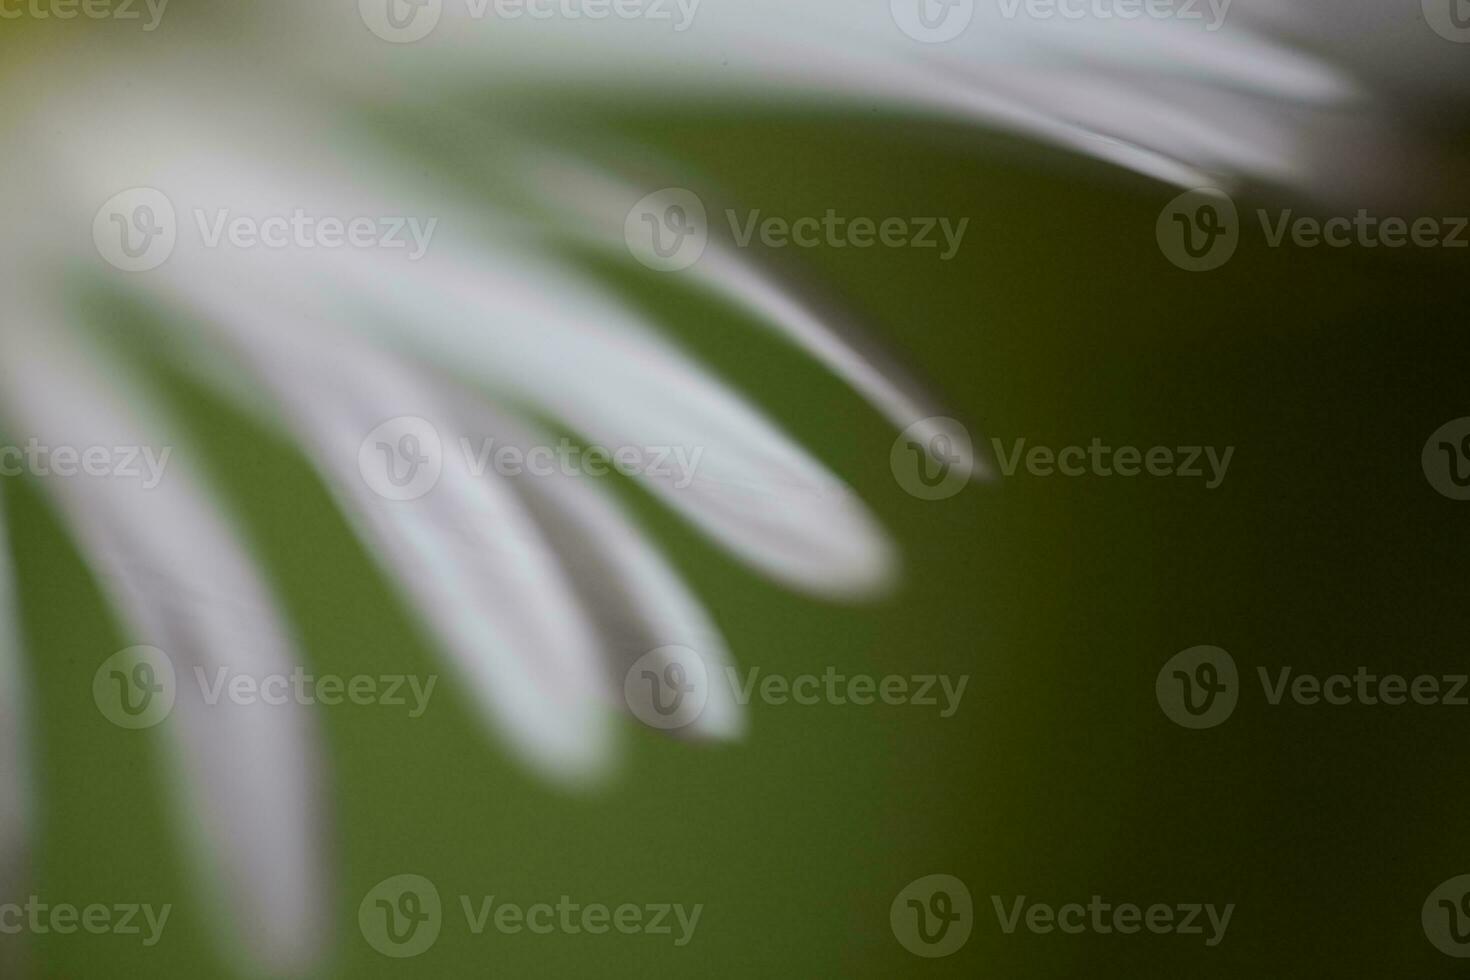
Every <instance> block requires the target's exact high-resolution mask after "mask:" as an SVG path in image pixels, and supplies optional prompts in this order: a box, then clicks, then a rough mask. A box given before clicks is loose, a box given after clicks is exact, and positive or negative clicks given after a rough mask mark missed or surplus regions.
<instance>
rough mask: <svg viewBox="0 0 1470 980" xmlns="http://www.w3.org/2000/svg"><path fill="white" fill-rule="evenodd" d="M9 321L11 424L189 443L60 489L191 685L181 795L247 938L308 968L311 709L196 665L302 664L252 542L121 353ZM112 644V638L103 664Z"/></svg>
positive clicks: (134, 620) (180, 744)
mask: <svg viewBox="0 0 1470 980" xmlns="http://www.w3.org/2000/svg"><path fill="white" fill-rule="evenodd" d="M8 313H9V317H10V321H11V322H8V323H7V324H6V327H5V329H4V330H3V331H0V399H3V402H0V408H3V412H4V414H5V418H6V423H7V429H8V431H10V432H12V433H21V434H22V435H23V436H24V437H25V438H30V437H34V438H36V439H37V440H38V441H39V442H40V443H41V444H42V445H48V446H76V447H79V448H85V447H89V446H107V447H128V446H140V447H141V446H147V447H153V448H155V449H157V448H161V447H163V446H170V447H176V451H175V454H174V455H173V457H171V459H170V462H169V465H168V467H167V469H166V471H165V474H166V475H165V477H164V479H163V480H162V482H160V483H159V484H158V485H157V486H156V487H153V488H146V487H145V485H144V482H143V481H141V480H136V479H129V478H121V477H112V478H108V477H88V476H77V477H65V478H62V477H56V476H52V477H49V478H45V479H43V480H42V481H41V482H42V483H43V484H44V487H45V489H46V490H47V491H49V492H51V493H52V495H53V497H54V499H55V501H56V503H57V505H58V506H59V507H60V509H61V511H62V513H63V515H64V516H65V518H66V519H67V522H68V524H69V526H70V528H71V529H72V531H73V533H74V534H75V535H76V537H77V541H78V545H79V547H80V549H81V551H82V553H83V554H84V555H85V557H86V558H87V560H88V562H89V564H90V565H91V567H92V569H93V571H94V572H95V574H96V575H97V576H98V578H99V580H100V582H101V584H102V586H103V588H104V590H105V591H106V592H107V593H108V594H109V595H110V597H111V598H112V600H113V601H114V603H115V605H116V607H117V608H118V609H119V610H120V611H121V613H122V614H123V616H124V618H125V622H126V626H127V632H128V634H129V635H130V636H132V637H135V638H136V640H137V642H139V643H142V644H147V645H151V646H155V647H158V648H160V649H162V650H163V651H164V652H165V653H166V654H168V655H169V656H170V657H171V658H172V661H173V664H174V668H175V671H176V673H177V677H178V698H177V702H176V704H175V706H174V709H173V712H172V714H171V715H170V716H169V718H168V721H167V722H166V723H165V724H166V726H167V728H168V729H169V731H170V733H171V735H172V736H173V737H172V738H171V739H170V744H171V745H172V747H173V749H174V750H175V755H176V757H177V761H178V763H179V767H178V773H179V776H180V779H179V794H180V802H181V804H183V805H184V806H185V809H186V810H187V811H188V813H189V816H188V818H187V819H186V821H185V825H186V826H187V827H188V829H189V830H190V831H191V833H192V835H193V837H194V841H195V843H196V844H197V845H198V851H197V854H198V857H199V859H200V860H201V861H202V862H204V863H205V865H206V866H207V867H208V868H209V869H210V870H211V871H212V872H213V874H212V875H207V876H206V879H207V880H206V885H208V886H211V887H213V888H215V889H217V890H218V892H219V900H220V901H222V902H223V903H224V904H225V905H226V906H227V908H228V914H227V915H224V916H222V917H221V921H226V922H230V923H233V924H234V926H235V929H234V931H233V935H232V938H234V939H236V940H238V941H239V942H240V943H241V945H242V947H243V948H244V949H245V950H246V951H248V955H251V956H253V957H255V958H256V959H258V961H260V963H261V964H262V965H264V966H266V967H267V968H270V969H273V970H280V971H295V970H300V969H304V968H305V967H307V966H308V965H309V964H310V963H312V962H313V961H314V959H315V958H316V957H317V955H318V954H319V952H320V951H321V949H322V948H323V947H324V945H325V940H326V938H327V935H328V929H327V923H329V922H330V918H331V916H330V912H331V909H330V907H329V905H328V903H327V900H326V895H325V888H324V876H323V874H322V862H323V855H322V848H321V844H322V841H321V836H320V831H321V814H320V812H319V810H320V804H319V800H318V792H317V789H318V786H319V783H320V779H321V776H320V767H319V765H318V760H317V744H316V737H315V731H314V729H313V726H312V724H311V720H310V717H309V711H308V709H307V708H306V707H304V706H301V705H296V704H289V705H283V706H275V705H268V704H265V703H263V702H257V703H255V704H235V703H231V702H230V700H229V699H228V698H222V699H220V700H219V702H218V703H217V704H213V705H211V704H208V703H207V702H206V700H205V696H204V693H203V690H202V689H201V686H200V684H199V683H198V682H197V679H196V676H195V673H194V672H195V670H196V669H198V670H201V671H203V672H204V674H205V676H206V678H208V679H209V680H210V681H213V679H214V678H215V677H216V672H217V671H218V670H220V669H224V670H226V671H227V672H228V674H230V675H234V674H244V675H247V676H250V677H255V678H260V677H264V676H266V675H273V674H285V675H289V674H290V673H291V672H292V670H293V669H294V668H295V667H296V666H297V665H298V664H297V661H296V660H295V658H294V655H293V651H292V648H291V643H290V641H289V639H288V638H287V634H286V630H285V627H284V625H283V624H282V623H281V621H280V619H279V617H278V615H277V612H276V609H275V604H274V601H273V599H272V597H271V596H270V595H269V593H268V592H267V590H266V588H265V587H264V585H263V584H262V583H261V581H260V579H259V578H258V576H257V574H256V572H255V570H254V569H253V568H252V567H251V565H250V564H249V563H248V562H247V561H246V559H245V557H244V556H245V554H246V549H245V547H244V544H243V542H242V541H241V539H240V537H239V535H238V534H237V533H236V532H235V531H234V529H233V528H232V527H231V525H230V523H229V522H228V521H227V520H226V519H225V518H224V517H223V516H222V515H221V514H219V513H218V512H217V511H216V510H215V509H214V507H213V505H212V503H211V499H212V496H211V493H210V491H209V490H208V489H207V488H206V487H205V485H204V484H203V482H202V481H201V479H200V478H199V477H198V475H197V474H195V473H193V472H191V467H190V465H189V461H188V460H187V459H186V458H184V451H183V449H182V442H181V441H180V440H179V439H178V438H177V436H176V434H174V433H172V432H171V431H170V428H169V427H168V426H166V425H164V424H162V423H161V422H160V421H159V419H158V418H157V417H150V414H151V413H149V411H148V409H147V407H146V400H145V399H144V398H142V397H141V396H140V393H139V392H138V391H136V390H128V389H127V388H126V387H125V385H124V382H123V380H122V378H121V377H120V375H121V372H122V368H121V365H118V364H113V365H112V367H111V370H110V372H109V375H108V376H104V375H103V374H102V373H100V372H99V371H98V370H95V369H94V364H95V362H96V361H97V359H99V357H100V353H99V352H98V351H97V350H96V349H84V348H82V347H81V346H80V345H79V344H78V343H75V342H74V338H73V337H72V335H71V333H70V331H68V330H67V329H66V328H64V327H62V328H53V329H50V330H47V329H43V328H41V327H40V326H39V324H40V323H41V322H42V321H40V320H37V319H34V318H32V317H29V316H27V311H25V310H23V309H18V308H12V309H11V310H10V311H8ZM109 653H111V651H99V656H98V662H99V664H100V663H101V661H102V660H104V659H106V655H107V654H109Z"/></svg>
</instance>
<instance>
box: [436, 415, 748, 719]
mask: <svg viewBox="0 0 1470 980" xmlns="http://www.w3.org/2000/svg"><path fill="white" fill-rule="evenodd" d="M463 412H464V415H465V417H466V418H468V419H470V420H471V422H470V425H469V431H471V432H473V433H475V435H476V437H477V438H478V437H481V436H485V437H493V438H494V439H495V440H496V443H495V444H496V445H497V446H514V447H517V448H519V449H521V450H522V458H525V454H527V453H528V452H529V451H530V450H532V449H533V448H535V447H544V446H552V445H554V442H555V441H554V440H552V439H551V438H550V437H549V436H548V435H547V434H546V433H544V432H537V431H536V430H535V429H533V428H531V427H529V426H525V425H522V424H519V423H517V422H516V421H515V420H513V419H511V418H510V417H508V416H507V415H505V414H504V413H502V412H495V411H492V410H490V409H488V408H485V407H483V406H479V405H474V406H470V407H467V408H465V409H464V410H463ZM514 485H515V487H516V490H517V491H518V492H519V493H520V495H521V497H522V499H523V500H524V501H525V503H526V507H527V509H528V510H529V511H530V513H531V514H532V515H533V516H534V517H535V519H536V520H537V521H538V522H539V524H540V526H541V528H542V533H543V534H545V535H546V539H547V542H548V543H549V544H550V545H551V546H552V547H553V548H554V549H556V552H557V553H558V554H559V555H561V556H562V561H563V564H564V565H565V567H566V570H567V574H568V575H569V576H570V577H571V578H572V580H573V582H574V583H575V585H576V589H577V593H578V595H579V596H580V597H581V599H582V601H583V602H584V603H586V604H587V606H588V607H589V608H590V609H591V611H592V615H593V617H594V619H595V621H596V624H597V629H598V636H599V638H600V640H601V642H602V645H603V648H604V650H605V653H606V655H607V656H608V658H609V660H610V663H611V665H612V682H613V688H614V690H615V691H617V692H619V693H618V696H619V697H621V691H622V689H623V680H624V677H625V674H626V672H627V671H628V669H629V668H630V667H631V666H632V665H633V663H634V662H635V661H637V660H638V659H639V658H640V657H642V656H643V655H645V654H647V653H650V652H651V651H654V650H657V649H660V648H662V647H667V646H678V647H684V648H687V649H690V650H693V651H695V653H697V654H698V655H699V657H700V658H701V659H702V660H703V662H704V664H705V666H706V667H707V669H708V672H709V675H710V684H709V698H708V701H707V703H706V704H705V705H704V708H703V710H702V711H701V713H700V714H699V716H698V718H697V719H696V720H695V721H694V722H692V723H691V724H690V725H689V726H688V727H687V728H684V729H681V730H679V734H687V735H699V736H707V737H711V738H734V737H737V736H739V735H741V734H743V733H744V730H745V720H744V716H743V714H742V712H741V709H740V707H739V705H738V704H737V703H736V700H735V697H734V692H733V691H732V690H731V688H730V686H729V683H728V676H729V675H728V674H727V673H726V669H727V668H728V667H729V666H730V663H731V659H730V654H729V651H728V649H727V647H726V645H725V641H724V638H723V637H722V636H721V635H720V631H719V628H718V627H717V626H715V624H714V623H713V622H711V621H710V618H709V615H708V613H706V612H705V610H704V607H703V606H702V605H701V604H700V602H699V600H698V599H696V598H695V597H694V595H693V594H691V593H690V591H689V589H688V587H687V586H685V584H684V582H683V581H682V580H681V579H680V578H679V575H678V573H677V572H675V571H674V569H673V568H671V567H670V565H669V563H668V562H667V561H665V559H664V558H663V556H662V555H661V554H659V552H658V551H657V550H655V548H654V547H653V546H652V543H651V542H650V540H649V538H648V536H647V534H646V533H644V532H643V531H642V530H641V529H639V528H637V527H635V526H634V525H633V524H632V523H631V522H630V520H629V518H628V517H627V515H626V514H624V513H623V510H622V508H620V507H619V506H617V504H616V503H615V502H614V501H613V500H612V499H610V497H609V495H608V494H606V493H604V492H602V491H601V489H600V488H598V487H597V486H596V485H592V484H589V483H588V482H587V481H586V479H585V478H583V477H577V476H574V475H569V474H567V473H565V472H563V471H562V470H561V469H560V468H559V467H557V468H555V469H554V470H553V471H551V472H536V473H532V472H530V471H528V470H527V471H523V472H522V473H521V474H520V475H518V476H516V477H515V478H514Z"/></svg>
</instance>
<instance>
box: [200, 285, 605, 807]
mask: <svg viewBox="0 0 1470 980" xmlns="http://www.w3.org/2000/svg"><path fill="white" fill-rule="evenodd" d="M185 278H187V279H188V280H189V285H188V286H187V287H186V288H187V289H188V291H189V292H188V295H187V296H186V297H185V299H186V300H187V301H188V302H189V303H190V304H191V305H192V307H193V309H195V310H196V311H198V312H200V313H202V314H203V315H204V316H205V317H206V318H207V319H208V321H209V322H210V323H212V324H214V325H215V326H216V327H218V328H220V329H222V330H224V331H225V332H226V334H227V335H228V336H229V338H230V339H231V341H232V342H233V343H234V344H236V345H237V346H238V349H239V350H240V351H241V352H242V354H243V355H244V356H246V357H247V358H249V359H250V363H251V364H252V366H253V368H254V369H255V375H256V376H257V377H258V378H259V379H260V382H261V383H262V384H263V385H265V386H266V389H267V392H268V394H269V396H270V397H271V398H272V399H273V400H274V402H275V404H276V405H277V406H278V407H279V410H280V412H281V414H282V421H283V423H284V425H285V428H286V431H287V432H288V434H289V435H291V436H292V437H293V438H295V439H298V440H300V441H302V443H303V446H304V448H305V450H306V453H307V456H308V458H309V460H310V461H311V462H312V464H313V465H314V466H316V468H317V470H318V472H319V473H320V475H321V477H322V479H323V480H324V481H325V483H326V485H327V486H328V488H329V489H330V490H331V491H332V493H333V494H334V495H335V496H336V497H337V499H338V501H339V502H340V504H341V505H342V508H343V510H344V512H345V513H346V514H347V516H348V517H349V519H351V520H352V521H353V523H354V525H355V526H356V527H357V530H358V533H359V534H360V535H361V536H362V537H363V539H364V540H365V541H366V542H367V544H368V545H369V546H370V548H371V550H372V551H373V552H374V553H375V554H377V555H378V556H379V557H380V558H381V559H382V564H383V569H384V571H385V572H387V573H388V574H389V575H391V576H392V577H393V578H394V580H395V581H396V582H397V583H398V584H399V586H400V587H402V588H403V589H404V590H405V591H406V592H407V593H408V594H409V595H411V596H412V597H413V599H414V602H415V605H416V606H417V608H418V611H419V612H420V614H421V616H422V619H423V622H424V624H425V625H426V626H427V627H428V628H430V629H431V630H432V631H433V632H434V633H435V634H436V635H437V636H438V638H439V639H440V640H441V641H442V642H443V644H444V645H445V647H446V649H447V651H448V652H449V653H450V655H451V656H452V657H453V658H454V663H455V664H456V665H458V667H459V668H460V670H461V672H462V674H463V676H464V677H466V678H467V680H468V681H469V682H470V684H471V685H472V686H473V689H474V691H475V693H476V695H477V696H478V697H479V698H480V699H481V701H482V702H483V703H484V704H485V705H486V706H487V707H488V708H489V709H490V716H491V718H492V719H493V720H494V721H496V722H497V723H498V724H499V725H500V728H501V731H502V733H503V734H505V735H506V736H507V737H508V738H509V739H510V741H511V744H512V746H514V747H515V748H517V749H518V750H519V751H520V753H521V754H522V756H523V757H524V758H526V759H527V760H528V761H530V762H531V763H532V764H533V765H535V766H536V767H537V768H539V769H541V770H542V771H543V772H546V773H548V774H551V775H554V776H558V777H561V778H563V779H565V780H567V781H576V780H580V779H582V778H585V777H589V776H592V775H594V774H596V773H598V772H599V771H600V770H601V769H603V768H604V767H605V765H606V763H607V762H608V760H609V757H610V745H609V739H608V738H607V724H606V714H607V704H606V702H607V700H608V698H607V693H606V691H607V685H606V681H605V677H604V673H603V669H602V667H601V665H600V663H599V661H598V658H597V650H596V639H595V637H594V635H593V633H592V631H591V627H590V626H589V624H588V623H587V622H586V620H585V617H584V615H583V613H582V611H581V609H580V607H579V605H578V603H577V601H576V597H575V594H574V593H573V591H572V589H571V587H570V584H569V583H568V582H567V581H566V579H565V575H564V573H563V571H562V568H561V565H560V562H559V560H558V558H557V555H556V554H555V553H554V551H553V550H552V549H551V548H550V547H548V545H547V542H546V541H545V540H544V539H543V538H542V537H541V535H540V534H539V532H538V529H537V527H536V524H535V522H534V521H533V520H532V519H531V518H530V516H529V514H527V513H526V512H525V510H524V507H523V505H522V504H521V502H520V500H519V498H518V497H517V496H516V495H515V494H514V492H513V491H512V490H511V489H510V488H509V487H508V486H505V485H503V483H502V481H501V480H500V478H498V477H497V476H496V475H495V474H494V473H493V472H491V473H488V474H486V477H485V478H476V477H475V476H473V475H472V474H471V472H470V470H469V468H468V465H467V461H466V458H465V456H464V454H463V453H462V452H461V445H460V441H459V440H460V438H461V432H460V430H459V429H458V428H457V426H456V422H455V418H454V415H453V413H452V412H450V411H449V410H448V408H447V405H446V399H445V396H444V394H443V392H442V390H441V388H440V387H436V385H435V384H434V383H433V382H431V381H430V380H429V379H427V378H425V377H424V376H422V375H421V374H420V373H419V372H416V371H415V370H413V368H412V367H411V366H410V365H408V364H406V363H404V362H402V361H394V360H393V359H391V358H388V357H385V356H383V355H382V354H380V353H378V352H376V351H374V350H372V349H371V347H369V345H367V344H366V343H364V342H363V341H362V340H361V339H360V338H355V337H353V336H352V335H351V334H350V333H346V332H343V331H328V330H326V329H324V328H322V327H320V326H317V325H315V324H312V323H311V322H309V320H307V319H305V318H303V317H302V309H301V308H296V307H292V306H291V305H290V304H289V303H288V302H286V301H285V299H284V297H286V296H288V295H291V293H292V289H291V288H290V287H289V286H288V285H287V284H286V283H277V284H276V288H275V289H274V290H273V292H272V294H271V296H270V298H267V297H266V296H265V295H262V294H244V293H239V292H235V291H232V290H229V289H227V288H211V287H208V286H201V285H199V284H198V283H197V281H196V280H194V279H193V277H185ZM308 305H309V304H308ZM399 417H413V418H418V419H423V420H425V421H426V422H428V423H429V424H430V425H431V426H432V439H435V440H437V442H438V448H437V449H433V448H432V447H429V446H428V445H427V442H428V440H426V446H425V448H426V450H428V451H430V452H432V453H433V454H434V455H435V456H436V457H437V459H438V461H439V463H440V464H441V465H442V475H441V476H440V477H439V479H438V482H437V484H436V485H434V486H433V487H432V489H431V490H429V491H428V492H427V493H426V494H425V495H423V496H421V497H418V498H417V499H405V500H389V499H385V498H384V497H382V496H380V495H379V494H378V492H377V491H375V490H374V488H373V487H372V486H370V485H369V484H368V482H367V481H366V480H365V478H364V475H363V473H362V472H361V469H360V451H361V450H362V449H363V444H364V440H366V439H367V438H368V436H369V435H370V434H371V433H373V432H374V430H375V429H377V428H378V427H379V426H380V425H381V424H382V423H384V422H387V421H389V420H391V419H395V418H399Z"/></svg>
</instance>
